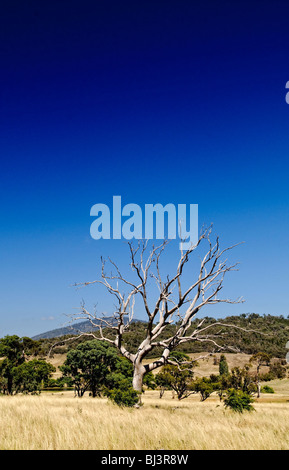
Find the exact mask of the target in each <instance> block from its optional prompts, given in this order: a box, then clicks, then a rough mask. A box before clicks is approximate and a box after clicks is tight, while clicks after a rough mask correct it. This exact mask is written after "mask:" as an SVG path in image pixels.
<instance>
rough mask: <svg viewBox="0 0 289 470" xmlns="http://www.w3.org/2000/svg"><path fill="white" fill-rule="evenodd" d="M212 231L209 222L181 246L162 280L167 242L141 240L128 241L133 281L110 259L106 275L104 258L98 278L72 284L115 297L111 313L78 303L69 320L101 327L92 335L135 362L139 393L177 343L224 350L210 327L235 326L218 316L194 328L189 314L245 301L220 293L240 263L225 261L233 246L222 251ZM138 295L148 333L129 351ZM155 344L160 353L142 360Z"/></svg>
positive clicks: (193, 314) (166, 359) (166, 362)
mask: <svg viewBox="0 0 289 470" xmlns="http://www.w3.org/2000/svg"><path fill="white" fill-rule="evenodd" d="M211 233H212V227H209V228H208V229H206V230H204V231H203V232H202V233H201V235H200V237H199V239H198V242H197V243H196V244H195V245H192V246H191V247H190V248H189V249H188V250H187V251H185V252H182V251H180V257H179V260H178V264H177V266H176V271H175V273H174V274H173V275H172V276H166V278H165V279H164V277H163V275H162V274H161V268H160V257H161V255H162V253H163V252H164V250H165V248H166V246H167V241H164V242H162V244H161V245H160V246H157V247H155V246H153V247H152V248H151V249H149V247H148V242H147V241H141V242H139V243H138V244H137V246H136V247H134V245H133V244H132V243H130V242H129V243H128V245H129V249H130V266H131V269H132V272H133V275H134V277H135V279H136V280H134V281H131V280H129V279H128V278H127V276H126V277H124V276H123V275H122V273H121V271H120V269H119V267H118V266H117V265H116V263H114V262H113V261H111V260H110V259H109V260H108V261H109V264H110V266H111V269H112V272H111V273H110V274H108V273H107V272H106V262H105V261H104V260H102V269H101V278H100V279H99V280H95V281H91V282H85V283H81V284H75V285H76V286H87V285H91V284H101V285H103V286H104V287H105V288H106V289H107V291H108V292H109V293H110V294H112V295H113V296H114V297H115V298H116V301H117V302H116V306H115V308H116V310H115V312H114V313H113V314H112V315H110V317H104V316H98V315H97V314H96V313H91V312H89V311H88V310H87V309H86V308H85V306H84V305H82V306H81V311H80V312H79V313H78V314H75V315H73V319H74V320H80V319H81V320H89V321H90V323H91V326H92V327H93V328H94V329H95V328H97V329H98V331H99V333H98V335H95V334H94V333H90V335H92V336H93V335H95V338H97V339H99V340H102V341H107V342H108V343H111V344H113V345H115V346H116V347H117V348H118V350H119V352H120V353H121V354H122V355H123V356H124V357H126V358H127V359H129V360H130V361H131V362H132V364H133V366H134V375H133V388H134V389H135V390H137V391H139V392H141V390H142V384H143V378H144V375H145V374H146V373H148V372H150V371H153V370H154V369H156V368H158V367H161V366H163V365H165V364H168V363H172V362H171V359H170V358H169V356H170V353H171V352H172V351H173V350H175V349H176V348H177V347H178V346H179V345H181V344H183V343H186V342H188V341H197V342H202V343H207V342H210V343H211V344H213V345H214V347H215V351H216V350H221V349H224V348H222V347H221V346H220V345H219V344H218V343H217V338H216V336H217V335H218V333H216V328H214V331H213V332H212V330H211V329H212V327H216V325H219V326H221V327H222V329H224V328H223V327H228V326H234V325H225V324H224V323H222V322H219V321H217V320H216V322H213V323H211V324H209V325H206V324H204V320H205V319H202V320H200V322H199V323H198V325H197V327H195V328H191V326H192V321H193V319H195V317H196V315H197V314H198V312H199V311H200V310H201V309H202V308H203V307H205V306H208V305H216V304H218V303H221V302H224V303H231V304H236V303H240V302H243V300H242V299H237V300H230V299H227V298H220V296H219V294H220V292H221V290H222V287H223V281H224V278H225V275H226V274H227V273H228V272H229V271H233V270H237V265H238V263H236V264H233V265H228V264H227V259H223V256H224V255H225V254H226V253H227V252H228V251H229V250H231V249H232V248H233V247H234V246H236V245H233V246H230V247H228V248H225V249H223V250H221V249H220V244H219V238H218V237H217V238H216V241H215V242H214V244H212V243H211V240H210V238H211ZM201 243H202V244H203V243H207V244H208V246H207V249H206V250H207V251H206V253H205V254H204V256H203V258H202V259H201V260H200V265H199V268H198V272H197V275H195V276H194V280H192V278H193V275H192V276H191V277H190V274H189V279H190V282H189V285H188V286H187V287H186V288H184V287H183V282H182V281H184V277H185V276H184V271H185V266H186V265H187V263H188V261H189V260H190V258H191V256H192V255H193V253H195V251H196V250H197V248H198V247H199V245H200V244H201ZM151 280H154V282H155V283H156V286H157V288H158V289H157V290H156V289H155V291H156V292H154V295H153V290H154V289H152V288H151V287H150V286H149V281H151ZM123 291H125V293H124V292H123ZM137 296H138V297H140V299H141V303H142V306H143V308H144V311H145V313H146V316H147V319H146V332H145V337H144V339H143V340H142V341H141V343H140V344H139V347H138V349H137V352H131V351H129V350H128V349H127V347H126V346H125V344H124V338H123V336H124V333H125V332H126V331H127V330H128V329H129V327H130V325H131V322H132V321H133V319H134V306H135V300H136V297H137ZM152 297H154V298H152ZM170 324H172V325H174V327H175V328H174V333H173V334H172V335H171V336H170V337H166V339H163V337H164V335H163V333H164V330H165V329H166V328H167V326H168V325H170ZM234 327H235V326H234ZM192 330H193V331H192ZM210 330H211V332H210ZM107 331H110V332H112V331H113V333H114V334H113V337H111V336H109V335H107ZM83 334H87V333H83ZM108 336H109V337H108ZM155 348H158V350H159V348H161V351H162V353H161V354H160V356H159V357H158V358H157V359H155V360H152V362H151V363H149V364H143V360H144V358H145V357H146V356H147V354H148V353H151V352H152V351H153V350H154V349H155ZM174 364H175V362H174Z"/></svg>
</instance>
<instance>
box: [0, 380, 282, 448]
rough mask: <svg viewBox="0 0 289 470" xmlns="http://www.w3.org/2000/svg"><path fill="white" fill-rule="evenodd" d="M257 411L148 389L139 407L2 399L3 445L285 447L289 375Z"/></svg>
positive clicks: (67, 396)
mask: <svg viewBox="0 0 289 470" xmlns="http://www.w3.org/2000/svg"><path fill="white" fill-rule="evenodd" d="M271 385H272V386H273V387H274V389H275V392H276V393H275V394H273V395H265V394H264V395H263V394H262V396H261V398H260V399H259V400H258V402H255V404H254V407H255V410H256V411H254V412H251V413H249V412H245V413H243V414H238V413H234V412H232V411H230V410H228V409H225V408H224V406H223V404H222V403H220V401H219V399H218V398H217V397H216V396H215V397H214V396H211V397H210V398H209V399H208V400H207V401H205V402H203V403H201V402H200V401H199V400H200V398H199V396H198V395H193V396H192V397H190V398H188V399H186V400H182V401H177V400H176V399H172V396H171V393H170V392H166V393H165V395H164V397H163V398H162V399H160V398H159V396H158V392H156V391H146V392H145V394H144V395H143V403H144V405H143V406H142V407H141V408H139V409H121V408H119V407H117V406H116V405H113V404H112V403H110V402H108V401H107V400H106V399H102V398H95V399H93V398H91V397H89V396H88V395H87V396H84V397H83V398H74V396H73V392H71V391H66V392H58V393H51V392H46V393H42V394H41V395H40V396H21V395H19V396H18V395H17V396H12V397H9V396H0V449H1V450H91V449H92V450H161V449H162V450H194V449H196V450H202V449H207V450H222V449H225V450H239V449H241V450H271V449H273V450H288V449H289V380H288V379H284V380H281V381H276V382H274V383H271Z"/></svg>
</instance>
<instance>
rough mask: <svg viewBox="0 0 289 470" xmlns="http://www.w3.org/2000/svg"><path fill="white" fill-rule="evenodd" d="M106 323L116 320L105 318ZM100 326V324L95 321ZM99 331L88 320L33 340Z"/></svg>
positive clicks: (42, 334)
mask: <svg viewBox="0 0 289 470" xmlns="http://www.w3.org/2000/svg"><path fill="white" fill-rule="evenodd" d="M105 320H106V321H111V322H112V323H113V322H114V320H113V319H112V318H111V317H108V318H105ZM134 321H135V322H140V323H142V320H137V319H136V320H134ZM95 323H96V324H97V325H98V324H99V323H100V322H97V321H95ZM97 329H98V327H97V326H95V327H93V326H92V325H91V323H90V321H88V320H86V321H83V322H78V323H74V324H72V325H70V326H64V327H61V328H56V329H54V330H49V331H46V332H44V333H40V334H39V335H36V336H33V337H32V338H31V339H33V340H35V341H38V340H40V339H52V338H59V337H61V336H66V335H79V334H80V333H89V332H91V331H96V330H97Z"/></svg>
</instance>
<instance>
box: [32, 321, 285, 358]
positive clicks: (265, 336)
mask: <svg viewBox="0 0 289 470" xmlns="http://www.w3.org/2000/svg"><path fill="white" fill-rule="evenodd" d="M221 321H222V323H224V324H227V325H231V327H230V328H227V327H220V326H219V325H218V324H217V323H216V319H215V318H210V317H207V318H206V319H205V324H206V325H209V324H211V325H212V326H211V328H210V332H211V333H212V334H217V335H218V339H217V342H218V344H220V345H221V346H231V347H233V348H234V350H232V349H231V350H230V349H228V351H231V352H236V353H237V352H239V353H244V354H255V353H257V352H261V351H262V352H266V353H268V354H270V355H271V356H272V357H278V358H282V359H285V356H286V353H287V349H286V343H287V341H288V340H289V319H288V318H287V319H286V318H284V317H283V316H274V315H259V314H256V313H251V314H242V315H239V316H228V317H226V318H224V319H222V320H221ZM198 322H199V319H196V320H195V321H194V322H192V327H191V329H192V330H193V329H194V328H195V327H196V326H197V325H198ZM205 324H203V326H205ZM176 328H177V325H176V324H170V325H168V327H167V329H166V330H165V332H164V333H163V338H164V339H165V338H168V337H170V336H171V335H172V334H174V332H175V330H176ZM91 329H92V328H91V325H90V323H89V322H81V323H77V324H75V325H73V326H71V327H66V328H60V329H57V330H51V331H48V332H46V333H43V334H41V335H38V336H34V337H33V338H32V339H34V340H39V341H40V342H41V343H42V346H43V347H44V348H45V347H49V345H51V344H52V343H53V340H54V339H56V338H57V342H58V343H59V346H58V347H57V349H55V353H56V352H57V353H66V352H67V350H68V349H69V348H71V347H75V345H76V344H78V343H79V342H82V341H86V340H87V339H89V338H88V337H86V336H83V337H81V338H78V339H77V340H74V341H69V342H66V343H62V344H61V342H62V340H63V339H66V338H67V337H68V335H69V336H74V335H78V334H79V332H80V331H86V332H89V331H91ZM98 334H99V333H98V331H97V328H95V335H96V336H98ZM105 334H106V336H108V337H113V332H112V331H109V329H107V330H106V332H105ZM145 334H146V323H145V322H144V321H139V320H135V322H133V323H132V324H131V325H130V328H129V330H128V331H127V332H126V333H125V335H124V343H125V345H126V346H127V348H128V349H129V350H130V351H132V352H136V351H137V348H138V346H139V344H140V341H142V339H144V338H145ZM178 350H180V351H183V352H186V353H199V352H202V351H204V350H205V351H208V352H212V351H214V350H215V346H214V344H213V343H210V342H207V343H200V342H188V343H184V344H183V345H181V346H179V347H178ZM159 353H160V350H159V351H158V350H157V349H154V350H153V352H152V355H153V356H154V357H156V356H158V354H159ZM148 357H150V355H148Z"/></svg>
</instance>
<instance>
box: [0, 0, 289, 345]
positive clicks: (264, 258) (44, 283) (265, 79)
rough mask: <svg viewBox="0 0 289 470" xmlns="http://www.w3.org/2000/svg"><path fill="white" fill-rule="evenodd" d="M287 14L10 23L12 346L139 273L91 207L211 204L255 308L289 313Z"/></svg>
mask: <svg viewBox="0 0 289 470" xmlns="http://www.w3.org/2000/svg"><path fill="white" fill-rule="evenodd" d="M288 14H289V5H288V2H286V1H276V0H275V1H273V0H272V1H266V0H264V1H255V2H254V1H250V2H249V1H236V2H232V1H220V2H216V1H211V2H208V1H204V0H202V1H188V0H187V1H182V0H178V1H155V0H154V1H138V2H136V1H126V0H124V1H121V2H120V1H109V0H106V1H86V0H83V1H81V2H80V1H79V2H76V1H61V0H58V1H49V2H48V1H42V2H39V1H38V2H36V1H26V2H23V1H14V0H9V1H8V0H5V1H2V2H1V10H0V50H1V61H0V109H1V113H0V143H1V146H0V149H1V150H0V152H1V172H0V200H1V219H0V224H1V231H0V263H1V271H0V281H1V282H0V337H1V336H3V335H5V334H18V335H20V336H22V335H28V336H33V335H35V334H38V333H41V332H43V331H46V330H48V329H52V328H56V327H59V326H61V325H62V324H63V323H65V322H66V321H67V318H65V317H64V316H63V313H66V314H70V313H73V312H74V311H75V310H74V309H77V308H78V307H79V304H80V301H81V299H82V298H83V299H84V300H86V301H87V303H88V305H89V306H90V305H91V304H92V303H93V302H98V304H99V306H100V308H101V309H104V310H105V309H106V308H107V309H108V310H109V306H108V305H106V304H105V300H104V299H102V294H100V293H98V291H93V290H92V288H89V289H87V290H81V291H75V290H74V289H73V288H71V287H70V285H71V284H73V283H74V282H81V281H86V280H92V279H95V278H97V276H98V274H99V258H100V256H101V255H104V256H106V255H110V256H111V257H112V258H113V259H114V260H116V261H117V262H118V263H119V264H120V265H121V266H123V267H124V269H125V266H126V264H125V263H127V256H126V255H127V253H128V252H127V248H126V245H125V243H124V242H123V241H121V242H118V241H115V240H111V241H95V240H93V239H92V238H91V237H90V232H89V230H90V224H91V222H92V219H91V217H90V215H89V214H90V208H91V206H92V205H93V204H95V203H98V202H102V203H105V204H107V205H111V204H112V197H113V195H121V196H122V200H123V203H124V204H126V203H128V202H133V203H136V204H139V205H140V206H142V207H143V206H144V204H145V203H157V202H159V203H162V204H167V203H174V204H178V203H185V204H192V203H195V204H199V224H200V226H201V225H202V224H203V223H205V224H210V223H211V222H213V223H214V228H215V233H216V234H218V235H220V238H221V242H222V245H223V246H226V245H228V244H232V243H236V242H240V241H244V242H245V243H244V244H243V245H242V246H240V247H238V248H236V250H235V251H234V252H232V261H240V263H241V265H240V271H239V272H238V273H232V275H231V276H230V278H228V282H227V283H226V286H227V291H226V292H228V296H230V297H237V296H239V295H240V296H243V297H244V298H245V300H246V303H245V304H242V305H238V306H229V307H225V306H218V307H217V308H214V307H212V308H211V310H210V312H208V314H210V315H216V316H220V315H222V314H223V315H224V314H228V313H232V314H233V313H236V314H238V313H241V312H257V313H260V314H263V313H266V314H268V313H270V314H278V315H280V314H283V315H285V316H287V315H288V314H289V305H288V294H287V293H288V272H287V271H288V270H287V266H288V262H289V250H288V231H289V217H288V204H289V189H288V176H289V138H288V136H289V132H288V131H289V105H288V104H286V102H285V94H286V90H285V84H286V82H287V81H288V80H289V30H288Z"/></svg>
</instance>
